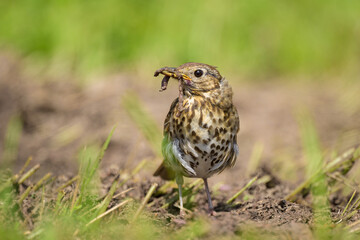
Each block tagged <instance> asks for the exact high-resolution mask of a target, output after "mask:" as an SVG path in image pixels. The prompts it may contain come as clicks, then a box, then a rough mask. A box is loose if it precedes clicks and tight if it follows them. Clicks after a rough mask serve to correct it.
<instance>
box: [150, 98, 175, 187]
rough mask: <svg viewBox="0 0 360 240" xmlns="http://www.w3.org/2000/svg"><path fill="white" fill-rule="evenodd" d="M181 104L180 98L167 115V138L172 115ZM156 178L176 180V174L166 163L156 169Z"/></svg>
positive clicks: (165, 127)
mask: <svg viewBox="0 0 360 240" xmlns="http://www.w3.org/2000/svg"><path fill="white" fill-rule="evenodd" d="M178 102H179V98H176V99H175V100H174V101H173V102H172V104H171V106H170V110H169V112H168V114H167V115H166V118H165V121H164V131H163V134H164V136H166V135H167V134H169V131H170V118H171V115H172V114H174V109H175V107H176V104H177V103H178ZM154 176H160V177H161V178H162V179H164V180H173V179H175V172H174V171H172V170H171V169H170V168H168V167H166V166H165V164H164V162H162V163H161V164H160V166H159V167H158V168H157V169H156V171H155V172H154Z"/></svg>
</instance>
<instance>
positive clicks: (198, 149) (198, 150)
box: [194, 146, 202, 154]
mask: <svg viewBox="0 0 360 240" xmlns="http://www.w3.org/2000/svg"><path fill="white" fill-rule="evenodd" d="M194 149H195V151H197V152H198V153H200V154H202V151H201V150H200V148H199V147H198V146H195V148H194Z"/></svg>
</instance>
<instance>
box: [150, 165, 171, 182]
mask: <svg viewBox="0 0 360 240" xmlns="http://www.w3.org/2000/svg"><path fill="white" fill-rule="evenodd" d="M154 176H160V177H161V178H162V179H164V180H174V179H175V172H174V171H173V170H171V169H170V168H168V167H166V166H165V165H164V162H163V163H161V165H160V166H159V167H158V169H156V171H155V172H154Z"/></svg>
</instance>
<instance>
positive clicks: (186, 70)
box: [155, 62, 223, 93]
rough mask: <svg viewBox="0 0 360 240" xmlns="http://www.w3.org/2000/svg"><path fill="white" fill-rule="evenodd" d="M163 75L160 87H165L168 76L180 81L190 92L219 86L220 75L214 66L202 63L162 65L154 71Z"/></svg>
mask: <svg viewBox="0 0 360 240" xmlns="http://www.w3.org/2000/svg"><path fill="white" fill-rule="evenodd" d="M160 73H161V74H163V75H165V77H164V80H163V85H162V89H163V90H165V89H166V85H167V81H168V80H169V78H170V77H172V78H176V79H178V80H179V81H181V84H182V85H183V88H184V90H185V91H189V92H192V93H200V92H208V91H211V90H215V89H218V88H220V83H221V81H222V79H223V78H222V76H221V75H220V73H219V71H218V70H217V69H216V67H213V66H210V65H207V64H204V63H192V62H191V63H185V64H183V65H181V66H179V67H177V68H173V67H164V68H160V69H159V70H157V71H156V72H155V76H158V75H159V74H160Z"/></svg>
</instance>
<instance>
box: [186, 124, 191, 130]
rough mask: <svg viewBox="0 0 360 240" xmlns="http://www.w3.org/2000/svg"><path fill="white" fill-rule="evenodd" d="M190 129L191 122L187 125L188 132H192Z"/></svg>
mask: <svg viewBox="0 0 360 240" xmlns="http://www.w3.org/2000/svg"><path fill="white" fill-rule="evenodd" d="M190 130H191V125H190V123H189V124H188V125H187V126H186V131H188V132H190Z"/></svg>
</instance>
